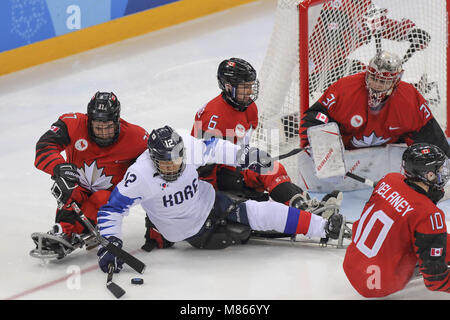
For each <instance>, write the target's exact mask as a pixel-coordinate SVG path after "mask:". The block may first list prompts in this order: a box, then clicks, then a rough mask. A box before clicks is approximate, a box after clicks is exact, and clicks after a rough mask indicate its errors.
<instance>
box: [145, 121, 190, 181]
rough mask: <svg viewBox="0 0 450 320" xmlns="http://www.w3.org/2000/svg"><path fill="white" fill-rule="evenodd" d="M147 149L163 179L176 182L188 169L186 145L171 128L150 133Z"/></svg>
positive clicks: (163, 128)
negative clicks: (185, 155) (186, 168)
mask: <svg viewBox="0 0 450 320" xmlns="http://www.w3.org/2000/svg"><path fill="white" fill-rule="evenodd" d="M147 147H148V150H149V153H150V158H151V159H152V161H153V164H154V166H155V168H156V171H157V172H158V173H159V175H160V176H161V178H163V179H164V180H166V181H175V180H177V179H178V177H179V176H181V174H182V173H183V171H184V169H185V167H186V163H185V157H184V154H185V150H184V143H183V139H182V138H181V136H180V135H179V134H178V133H176V132H175V131H174V130H173V129H172V128H171V127H169V126H165V127H162V128H159V129H154V130H153V131H152V132H151V133H150V137H149V139H148V143H147Z"/></svg>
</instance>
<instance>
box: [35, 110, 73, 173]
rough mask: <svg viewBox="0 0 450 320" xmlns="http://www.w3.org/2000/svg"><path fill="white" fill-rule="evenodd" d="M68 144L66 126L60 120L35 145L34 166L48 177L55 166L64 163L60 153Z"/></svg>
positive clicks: (68, 137) (68, 138) (68, 136)
mask: <svg viewBox="0 0 450 320" xmlns="http://www.w3.org/2000/svg"><path fill="white" fill-rule="evenodd" d="M69 144H70V135H69V130H68V128H67V124H66V123H65V122H64V121H63V120H62V119H61V118H60V119H58V121H56V122H55V123H53V124H52V126H51V128H50V129H49V130H48V131H47V132H45V133H44V134H43V135H42V136H41V137H40V138H39V140H38V142H37V143H36V154H35V161H34V165H35V166H36V168H38V169H39V170H42V171H44V172H46V173H48V174H50V175H53V169H54V167H55V166H56V165H58V164H62V163H64V162H66V161H65V160H64V158H63V156H62V155H61V152H62V151H63V150H64V149H65V148H66V147H67V146H68V145H69Z"/></svg>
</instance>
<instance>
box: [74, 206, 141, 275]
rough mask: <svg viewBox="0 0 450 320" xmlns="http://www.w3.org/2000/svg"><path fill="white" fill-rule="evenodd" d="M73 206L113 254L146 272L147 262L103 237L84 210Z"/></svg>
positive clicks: (138, 270) (136, 269) (137, 269)
mask: <svg viewBox="0 0 450 320" xmlns="http://www.w3.org/2000/svg"><path fill="white" fill-rule="evenodd" d="M72 208H73V209H74V210H75V212H76V213H77V214H78V215H79V217H80V218H81V220H82V221H83V223H84V224H85V225H86V227H87V228H88V229H89V231H91V232H92V233H93V234H94V235H95V237H96V238H97V240H98V241H99V242H100V244H101V245H102V246H103V247H105V248H106V250H108V251H109V252H111V253H112V254H113V255H115V256H116V257H117V258H119V259H121V260H122V261H123V262H125V263H126V264H127V265H129V266H130V267H131V268H133V269H134V270H135V271H137V272H139V273H144V271H145V264H144V263H143V262H142V261H140V260H139V259H137V258H136V257H133V256H132V255H131V254H129V253H128V252H126V251H125V250H123V249H122V248H119V247H118V246H116V245H114V244H113V243H111V242H109V241H108V240H107V239H106V238H104V237H102V236H101V235H100V233H99V232H98V231H97V230H96V229H95V227H94V226H93V225H92V223H91V222H90V221H89V220H88V218H86V216H85V215H84V214H83V212H82V211H81V210H80V208H79V207H78V205H77V204H76V203H75V202H73V203H72Z"/></svg>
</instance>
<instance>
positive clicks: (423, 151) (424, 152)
mask: <svg viewBox="0 0 450 320" xmlns="http://www.w3.org/2000/svg"><path fill="white" fill-rule="evenodd" d="M420 152H422V154H429V153H430V149H422V150H421V151H420Z"/></svg>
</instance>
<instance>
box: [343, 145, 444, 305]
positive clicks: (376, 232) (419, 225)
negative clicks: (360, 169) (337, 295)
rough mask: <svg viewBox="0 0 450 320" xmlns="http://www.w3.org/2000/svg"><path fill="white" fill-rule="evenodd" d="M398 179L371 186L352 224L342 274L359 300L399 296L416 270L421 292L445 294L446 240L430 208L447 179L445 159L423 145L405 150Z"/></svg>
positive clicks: (441, 222)
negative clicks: (420, 281) (358, 296)
mask: <svg viewBox="0 0 450 320" xmlns="http://www.w3.org/2000/svg"><path fill="white" fill-rule="evenodd" d="M402 167H403V170H404V175H402V174H401V173H389V174H387V175H386V176H384V177H383V178H382V179H381V180H380V181H379V182H378V183H377V185H376V187H375V189H374V191H373V193H372V196H371V197H370V199H369V201H368V202H367V203H366V205H365V207H364V209H363V213H362V215H361V217H360V219H359V220H358V221H356V222H355V223H354V224H353V230H352V242H351V244H350V245H349V247H348V248H347V251H346V254H345V259H344V264H343V266H344V271H345V274H346V275H347V278H348V280H349V281H350V283H351V284H352V286H353V287H354V288H355V289H356V290H357V291H358V292H359V293H360V294H361V295H363V296H364V297H384V296H387V295H390V294H392V293H395V292H397V291H399V290H402V289H403V288H404V287H405V285H406V284H407V283H408V282H409V281H410V279H411V277H412V276H413V273H414V269H415V267H416V265H418V267H419V270H420V273H421V275H422V276H423V280H424V283H425V286H426V288H427V289H429V290H432V291H443V292H447V293H450V271H449V269H448V263H449V261H450V253H449V251H448V249H449V244H450V241H449V235H448V234H447V226H446V223H445V214H444V212H443V211H442V210H441V209H439V208H438V207H437V206H436V203H437V202H438V201H439V200H440V199H441V198H442V196H443V195H444V191H443V187H444V185H445V184H446V182H447V181H448V179H449V177H450V171H449V170H450V168H449V162H448V158H447V156H446V155H445V153H444V152H443V151H442V150H441V149H439V148H438V147H436V146H434V145H432V144H428V143H417V144H413V145H411V146H409V147H408V148H407V149H406V150H405V152H404V153H403V156H402Z"/></svg>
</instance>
